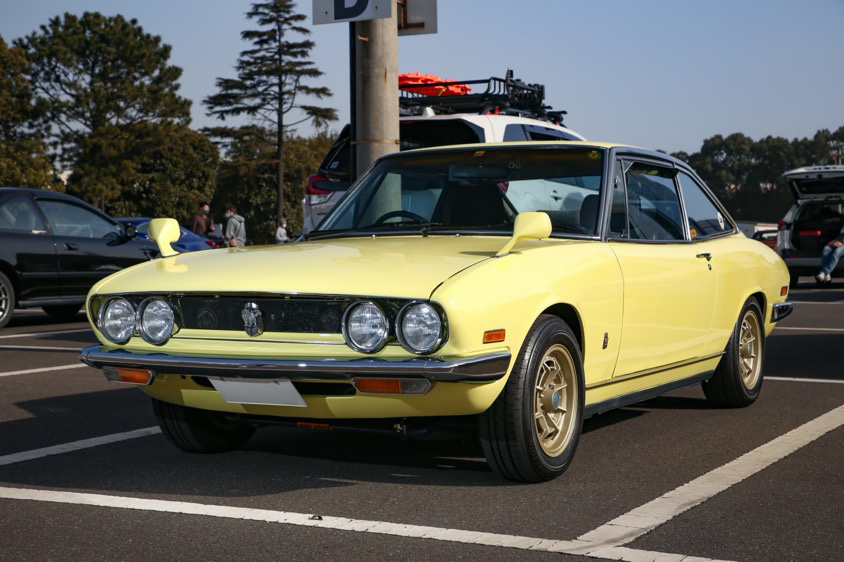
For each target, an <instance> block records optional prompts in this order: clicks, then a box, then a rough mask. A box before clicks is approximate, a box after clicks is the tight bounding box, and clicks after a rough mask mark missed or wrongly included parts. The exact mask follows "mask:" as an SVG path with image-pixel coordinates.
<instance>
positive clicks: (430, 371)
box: [79, 345, 510, 382]
mask: <svg viewBox="0 0 844 562" xmlns="http://www.w3.org/2000/svg"><path fill="white" fill-rule="evenodd" d="M79 359H80V360H81V361H82V362H83V363H86V364H87V365H90V366H91V367H96V368H98V369H102V368H103V367H123V368H127V369H147V370H150V371H152V372H153V373H154V374H156V375H195V376H209V377H223V378H252V379H255V378H259V379H261V378H264V379H273V378H279V379H293V380H296V379H309V380H320V379H324V380H342V379H352V378H354V377H360V376H366V377H384V378H397V377H411V378H424V379H427V380H429V381H432V382H490V381H495V380H498V379H500V378H501V377H503V376H504V375H505V374H506V373H507V368H508V367H509V365H510V354H509V353H493V354H490V355H482V356H480V357H470V358H466V359H455V360H452V361H441V360H438V359H424V358H414V359H407V360H404V361H387V360H381V359H369V358H364V359H355V360H351V361H338V360H332V359H302V360H290V359H224V358H216V357H180V356H176V355H166V354H164V353H152V354H141V353H132V352H129V351H124V350H111V351H103V350H102V348H101V347H100V346H98V345H92V346H90V347H86V348H85V349H83V350H82V352H81V353H80V354H79Z"/></svg>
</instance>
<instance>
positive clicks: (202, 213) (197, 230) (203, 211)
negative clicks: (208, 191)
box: [190, 201, 214, 236]
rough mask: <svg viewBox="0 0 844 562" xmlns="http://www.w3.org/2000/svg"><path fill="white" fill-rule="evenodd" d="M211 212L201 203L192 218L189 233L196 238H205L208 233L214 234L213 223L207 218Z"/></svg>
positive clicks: (206, 205) (206, 204)
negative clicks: (196, 236)
mask: <svg viewBox="0 0 844 562" xmlns="http://www.w3.org/2000/svg"><path fill="white" fill-rule="evenodd" d="M210 212H211V207H210V206H209V205H208V203H206V202H205V201H203V202H202V203H200V204H199V209H197V211H196V214H195V215H194V216H193V223H192V224H191V228H190V231H191V232H193V233H194V234H196V235H198V236H207V235H208V233H209V232H214V221H213V220H211V217H210V216H208V213H210Z"/></svg>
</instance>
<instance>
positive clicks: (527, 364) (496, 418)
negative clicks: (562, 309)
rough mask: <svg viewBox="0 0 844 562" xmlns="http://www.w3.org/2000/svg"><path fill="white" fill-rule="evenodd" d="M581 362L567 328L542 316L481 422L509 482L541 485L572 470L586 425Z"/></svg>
mask: <svg viewBox="0 0 844 562" xmlns="http://www.w3.org/2000/svg"><path fill="white" fill-rule="evenodd" d="M583 401H584V386H583V359H582V355H581V352H580V346H579V345H578V343H577V339H576V338H575V336H574V333H573V332H572V331H571V329H570V328H569V326H568V325H567V324H566V323H565V322H563V321H562V320H560V319H559V318H557V317H556V316H549V315H542V316H540V317H539V319H538V320H537V321H536V323H535V324H534V325H533V327H532V328H531V330H530V332H529V333H528V336H527V338H525V343H524V344H523V345H522V349H521V351H520V352H519V356H518V358H517V359H516V364H515V365H514V367H513V372H512V373H511V374H510V378H509V379H508V380H507V384H506V386H505V387H504V390H503V391H502V392H501V394H500V395H499V396H498V398H497V399H496V401H495V403H493V405H492V406H491V407H490V408H489V410H487V411H486V412H484V413H483V414H481V415H480V417H479V435H480V441H481V446H482V447H483V450H484V453H485V455H486V458H487V460H488V461H489V464H490V466H491V467H492V469H493V470H494V471H495V472H497V473H498V474H500V475H501V476H503V477H504V478H507V479H509V480H515V481H519V482H543V481H546V480H551V479H552V478H556V477H557V476H559V475H560V474H562V473H563V472H565V470H566V469H567V468H568V466H569V464H570V463H571V460H572V458H573V457H574V452H575V450H576V449H577V443H578V441H579V439H580V431H581V428H582V426H583Z"/></svg>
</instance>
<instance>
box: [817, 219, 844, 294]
mask: <svg viewBox="0 0 844 562" xmlns="http://www.w3.org/2000/svg"><path fill="white" fill-rule="evenodd" d="M841 258H844V226H842V227H841V232H840V233H839V234H838V238H836V239H835V240H833V241H831V242H830V243H829V244H827V245H826V247H825V248H824V249H823V252H822V253H821V271H820V273H818V274H817V275H815V279H816V280H817V282H818V283H829V282H830V281H832V272H833V271H834V270H835V267H836V266H837V265H838V260H840V259H841Z"/></svg>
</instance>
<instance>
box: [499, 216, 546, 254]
mask: <svg viewBox="0 0 844 562" xmlns="http://www.w3.org/2000/svg"><path fill="white" fill-rule="evenodd" d="M549 236H551V217H549V216H548V213H542V212H533V213H519V214H518V215H516V222H515V224H514V225H513V237H512V238H510V239H509V240H508V241H507V243H506V244H504V247H502V248H501V249H500V250H498V253H497V254H495V257H497V258H500V257H501V256H506V255H507V254H509V253H510V250H512V249H513V246H515V245H516V244H518V243H519V242H524V241H526V240H544V239H545V238H548V237H549Z"/></svg>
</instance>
